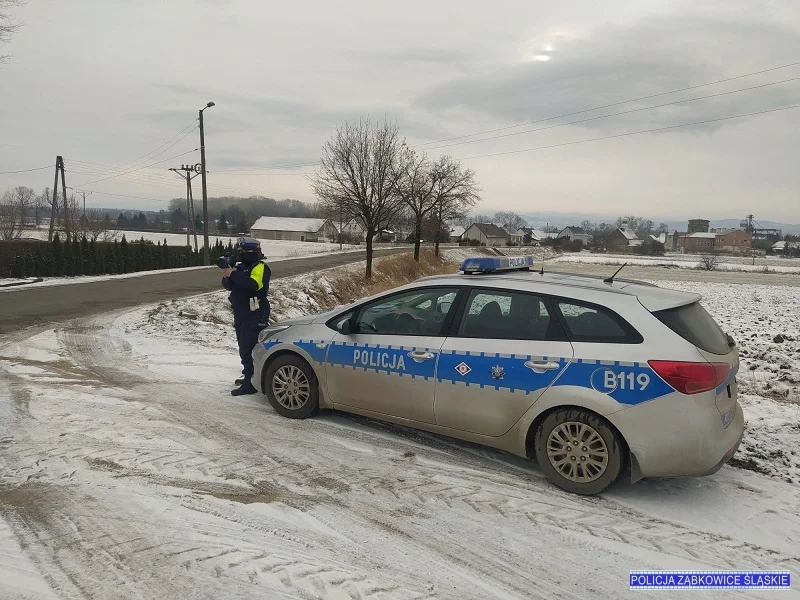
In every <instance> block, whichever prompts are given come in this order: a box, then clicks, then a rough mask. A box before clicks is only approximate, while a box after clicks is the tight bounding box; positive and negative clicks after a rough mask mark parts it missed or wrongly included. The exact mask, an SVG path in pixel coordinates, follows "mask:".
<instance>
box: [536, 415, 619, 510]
mask: <svg viewBox="0 0 800 600" xmlns="http://www.w3.org/2000/svg"><path fill="white" fill-rule="evenodd" d="M534 444H535V450H536V460H537V461H538V462H539V466H540V467H541V469H542V471H543V472H544V474H545V476H546V477H547V479H548V480H549V481H550V482H551V483H553V484H554V485H557V486H558V487H560V488H562V489H564V490H567V491H568V492H573V493H576V494H584V495H594V494H600V493H601V492H603V491H605V490H606V489H608V487H609V486H611V485H612V484H613V483H614V482H615V481H616V480H617V479H619V477H620V475H621V474H622V471H623V467H624V462H625V461H624V452H623V448H622V443H621V440H620V438H619V434H617V432H616V431H615V430H614V429H613V428H612V427H611V426H610V425H609V424H608V423H607V422H606V421H605V420H603V419H601V418H600V417H598V416H597V415H594V414H592V413H590V412H588V411H585V410H581V409H574V408H572V409H562V410H557V411H555V412H553V413H552V414H550V415H549V416H548V417H547V418H546V419H545V420H544V421H542V424H541V425H540V426H539V428H538V429H537V430H536V436H535V442H534Z"/></svg>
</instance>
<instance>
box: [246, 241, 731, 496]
mask: <svg viewBox="0 0 800 600" xmlns="http://www.w3.org/2000/svg"><path fill="white" fill-rule="evenodd" d="M615 275H616V274H615ZM699 301H700V296H699V295H696V294H689V293H684V292H678V291H673V290H668V289H663V288H659V287H656V286H653V285H649V284H645V283H641V282H636V281H631V280H625V279H619V278H615V276H612V277H609V278H606V279H602V278H594V277H590V276H581V275H566V274H555V273H552V274H551V273H545V272H544V270H543V269H542V270H537V269H535V267H534V263H533V258H532V257H530V256H522V257H478V258H472V259H468V260H466V261H464V263H463V264H462V265H461V268H460V271H459V273H458V274H453V275H445V276H436V277H428V278H424V279H420V280H418V281H416V282H414V283H412V284H410V285H406V286H403V287H399V288H396V289H394V290H391V291H389V292H384V293H382V294H379V295H376V296H373V297H370V298H366V299H364V300H361V301H359V302H356V303H354V304H351V305H349V306H345V307H342V308H340V309H337V310H334V311H331V312H327V313H324V314H321V315H317V316H311V317H307V318H302V319H293V320H290V321H286V322H284V323H281V324H278V325H275V326H273V327H269V328H268V329H266V330H264V331H263V332H262V334H261V336H260V339H259V344H258V345H257V346H256V349H255V350H254V352H253V356H254V359H255V365H256V370H255V373H256V374H255V376H254V378H253V379H254V381H253V383H254V385H255V386H256V387H258V388H259V389H260V390H261V391H262V392H263V393H264V394H266V395H267V398H268V399H269V402H270V403H271V404H272V406H273V407H274V408H275V410H276V411H277V412H278V413H279V414H281V415H283V416H285V417H289V418H305V417H308V416H310V415H312V414H314V413H315V412H316V411H317V410H318V409H320V408H325V409H335V410H342V411H347V412H352V413H357V414H360V415H365V416H368V417H373V418H376V419H380V420H385V421H390V422H393V423H398V424H402V425H406V426H410V427H415V428H418V429H423V430H427V431H432V432H435V433H439V434H443V435H447V436H451V437H455V438H460V439H464V440H468V441H471V442H477V443H480V444H485V445H487V446H491V447H494V448H499V449H502V450H506V451H508V452H511V453H514V454H517V455H519V456H523V457H528V458H531V459H535V460H536V461H537V462H538V463H539V465H540V466H541V469H542V470H543V472H544V474H545V475H546V476H547V478H548V479H549V480H550V481H551V482H552V483H554V484H555V485H557V486H559V487H561V488H563V489H566V490H569V491H572V492H576V493H580V494H597V493H600V492H602V491H603V490H605V489H606V488H608V487H609V486H610V485H611V484H612V483H614V482H615V481H616V480H617V479H619V478H620V477H621V476H623V474H626V473H627V474H629V477H630V479H631V481H637V480H639V479H641V478H643V477H676V476H694V475H705V474H711V473H714V472H716V471H717V470H719V469H720V468H721V467H722V465H723V464H725V463H726V462H727V461H728V460H730V458H731V457H732V456H733V455H734V453H735V452H736V450H737V448H738V447H739V444H740V442H741V439H742V431H743V428H744V417H743V414H742V409H741V407H740V406H739V404H738V402H737V380H736V373H737V370H738V368H739V358H738V351H737V349H736V345H735V343H734V341H733V339H732V338H731V337H730V336H729V335H727V334H726V333H724V332H723V331H722V330H721V329H720V327H719V326H718V325H717V324H716V322H715V321H714V320H713V319H712V317H711V316H710V315H709V314H708V313H707V312H706V311H705V310H704V309H703V308H702V306H701V305H700V303H699Z"/></svg>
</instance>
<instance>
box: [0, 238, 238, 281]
mask: <svg viewBox="0 0 800 600" xmlns="http://www.w3.org/2000/svg"><path fill="white" fill-rule="evenodd" d="M232 250H233V247H232V246H231V244H228V245H227V246H223V245H222V244H221V243H219V242H218V243H217V244H216V245H214V246H212V248H211V257H212V259H214V258H216V257H217V256H219V255H221V254H224V253H226V252H232ZM202 264H203V249H202V248H200V250H199V252H195V251H194V250H193V249H192V248H191V247H190V246H174V247H173V246H168V245H167V241H166V240H164V243H163V244H162V243H161V242H158V243H157V244H154V243H153V242H149V241H146V240H144V239H140V240H138V241H135V242H128V240H127V239H125V236H124V235H123V236H122V240H121V241H114V242H96V241H89V240H87V239H86V237H83V238H81V239H78V237H77V236H72V237H71V238H70V237H69V236H68V237H67V240H66V241H63V242H62V241H61V238H60V237H59V234H56V235H55V237H54V239H53V241H52V242H39V241H10V242H0V277H65V276H66V277H69V276H75V275H115V274H119V273H135V272H138V271H153V270H157V269H174V268H180V267H193V266H199V265H202Z"/></svg>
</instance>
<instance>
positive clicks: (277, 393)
mask: <svg viewBox="0 0 800 600" xmlns="http://www.w3.org/2000/svg"><path fill="white" fill-rule="evenodd" d="M264 390H265V392H266V394H267V399H268V400H269V403H270V404H271V405H272V408H274V409H275V412H277V413H278V414H279V415H281V416H283V417H287V418H289V419H305V418H307V417H310V416H312V415H313V414H315V413H316V412H317V411H318V410H319V386H318V384H317V378H316V376H315V375H314V370H313V369H312V368H311V366H310V365H309V364H308V363H307V362H306V361H304V360H303V359H302V358H300V357H299V356H296V355H289V354H286V355H283V356H279V357H278V358H276V359H275V360H274V361H272V362H271V363H270V365H269V367H267V372H266V373H265V374H264Z"/></svg>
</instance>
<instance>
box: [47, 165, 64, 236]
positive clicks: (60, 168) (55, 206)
mask: <svg viewBox="0 0 800 600" xmlns="http://www.w3.org/2000/svg"><path fill="white" fill-rule="evenodd" d="M59 172H60V173H61V192H62V195H63V198H64V224H65V226H66V228H67V235H69V220H68V219H67V185H66V184H65V183H64V157H62V156H56V175H55V178H54V180H53V206H52V210H51V211H50V233H49V234H48V236H47V240H48V241H50V242H52V241H53V227H54V226H55V223H56V216H57V215H58V174H59Z"/></svg>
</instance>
